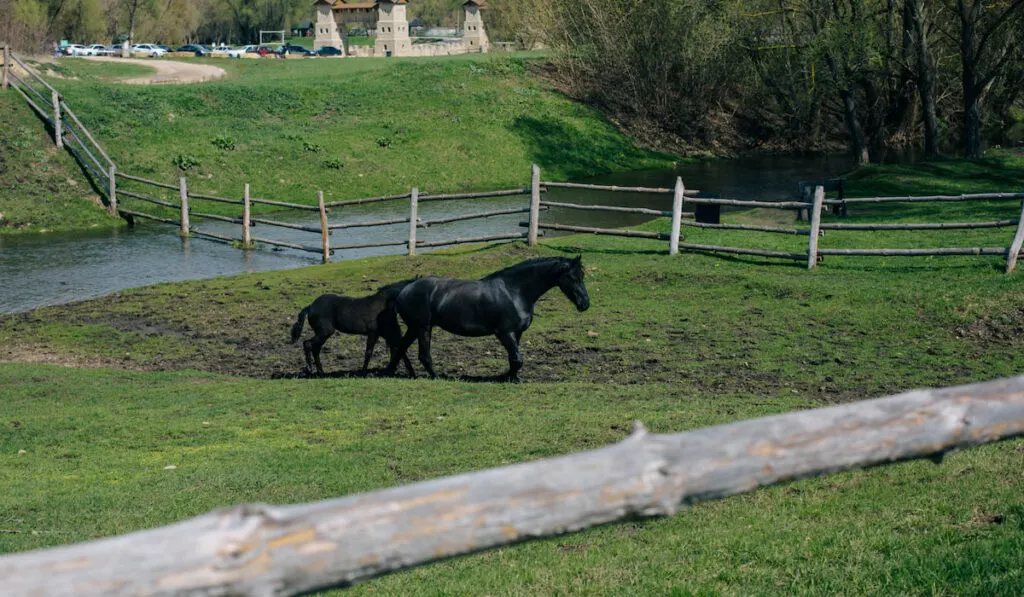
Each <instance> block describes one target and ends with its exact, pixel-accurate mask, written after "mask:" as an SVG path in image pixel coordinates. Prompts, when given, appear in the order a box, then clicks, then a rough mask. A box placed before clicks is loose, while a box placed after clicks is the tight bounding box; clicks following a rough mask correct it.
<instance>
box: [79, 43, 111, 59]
mask: <svg viewBox="0 0 1024 597" xmlns="http://www.w3.org/2000/svg"><path fill="white" fill-rule="evenodd" d="M86 49H87V50H89V54H87V56H113V54H114V53H113V52H111V51H110V48H109V47H107V46H105V45H103V44H92V45H91V46H86Z"/></svg>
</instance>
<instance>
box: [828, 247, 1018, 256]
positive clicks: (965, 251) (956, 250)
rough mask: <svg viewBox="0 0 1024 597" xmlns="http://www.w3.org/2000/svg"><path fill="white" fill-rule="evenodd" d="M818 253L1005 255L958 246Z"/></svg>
mask: <svg viewBox="0 0 1024 597" xmlns="http://www.w3.org/2000/svg"><path fill="white" fill-rule="evenodd" d="M818 254H819V255H862V256H880V257H916V256H923V255H1006V249H1005V248H1001V247H958V248H948V249H947V248H942V249H818Z"/></svg>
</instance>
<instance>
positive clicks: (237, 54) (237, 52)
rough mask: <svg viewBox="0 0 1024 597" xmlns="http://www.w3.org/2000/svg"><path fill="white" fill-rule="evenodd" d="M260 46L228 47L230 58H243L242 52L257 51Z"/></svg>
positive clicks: (250, 52)
mask: <svg viewBox="0 0 1024 597" xmlns="http://www.w3.org/2000/svg"><path fill="white" fill-rule="evenodd" d="M258 47H259V46H242V47H241V48H230V49H228V57H230V58H241V57H242V54H252V53H255V52H256V48H258Z"/></svg>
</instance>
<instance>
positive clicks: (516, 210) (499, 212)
mask: <svg viewBox="0 0 1024 597" xmlns="http://www.w3.org/2000/svg"><path fill="white" fill-rule="evenodd" d="M530 209H531V208H530V207H512V208H509V209H495V210H493V211H481V212H476V213H471V214H462V215H459V216H449V217H447V218H436V219H433V220H420V221H419V222H418V223H417V224H416V225H417V226H419V227H420V228H429V227H430V226H436V225H438V224H450V223H452V222H461V221H463V220H476V219H478V218H490V217H493V216H504V215H508V214H521V213H526V212H528V211H530Z"/></svg>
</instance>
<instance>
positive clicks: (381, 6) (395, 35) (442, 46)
mask: <svg viewBox="0 0 1024 597" xmlns="http://www.w3.org/2000/svg"><path fill="white" fill-rule="evenodd" d="M407 4H408V0H377V1H375V2H350V1H349V0H317V1H316V3H315V4H314V6H316V13H317V19H316V25H315V30H316V40H315V41H314V42H313V49H319V48H322V47H324V46H333V47H335V48H339V49H341V50H342V52H343V53H344V54H345V55H346V56H437V55H443V54H465V53H469V52H486V51H487V50H488V47H489V45H490V44H489V42H488V40H487V31H486V30H485V29H484V21H483V18H482V14H481V12H480V11H481V9H484V8H487V0H466V2H465V3H463V5H462V7H463V10H464V11H465V15H464V20H463V23H464V26H463V36H462V39H461V41H458V42H445V43H428V44H413V43H412V40H411V39H410V38H409V20H408V19H407V18H406V14H405V8H406V5H407ZM351 24H358V25H364V26H365V27H366V28H367V29H370V30H373V31H374V34H375V40H376V41H375V43H374V44H373V49H372V51H371V50H370V49H369V48H361V47H354V46H349V43H348V27H349V25H351Z"/></svg>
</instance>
